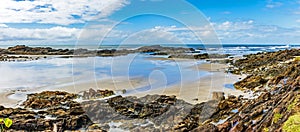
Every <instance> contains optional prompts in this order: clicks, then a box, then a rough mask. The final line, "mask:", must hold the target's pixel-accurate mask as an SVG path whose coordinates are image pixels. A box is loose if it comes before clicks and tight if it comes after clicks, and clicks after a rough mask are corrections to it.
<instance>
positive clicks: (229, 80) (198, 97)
mask: <svg viewBox="0 0 300 132" xmlns="http://www.w3.org/2000/svg"><path fill="white" fill-rule="evenodd" d="M226 67H227V66H226V65H224V64H212V63H203V64H199V65H197V66H194V67H189V68H192V69H193V70H202V71H209V72H210V74H208V75H206V76H204V77H201V78H200V80H198V81H191V82H185V83H180V84H176V85H170V86H166V87H162V88H155V89H151V90H148V91H143V92H140V91H134V89H135V88H137V87H142V86H147V85H148V84H149V82H148V80H146V79H144V78H139V77H136V78H133V79H128V78H122V77H119V78H109V79H103V80H98V81H91V82H83V83H76V82H75V83H69V85H66V86H48V87H43V88H38V89H31V90H27V91H26V94H27V93H35V92H41V91H45V90H50V91H56V90H59V91H66V92H70V93H79V92H81V91H85V90H88V89H90V88H94V89H109V90H114V91H121V90H124V89H125V90H127V91H129V90H133V91H134V92H131V93H128V94H125V95H127V96H138V97H142V96H145V95H148V94H149V95H153V94H164V95H175V96H177V97H178V98H179V99H183V100H185V101H187V102H189V103H192V104H196V103H199V102H203V101H207V100H209V99H210V98H211V94H212V92H214V91H221V92H224V93H225V94H226V95H231V94H232V95H242V94H244V93H243V92H241V91H238V90H235V89H233V88H225V85H232V84H233V83H235V82H236V81H238V80H239V79H241V78H243V76H238V75H232V74H227V73H225V72H224V69H225V68H226ZM69 81H70V80H69ZM15 93H16V91H7V92H2V93H0V97H1V99H0V104H2V105H4V106H11V107H14V106H16V105H17V104H18V103H19V102H21V100H20V99H19V98H17V99H16V98H13V97H10V96H11V95H13V94H15ZM26 94H24V95H23V96H26ZM23 99H24V97H23Z"/></svg>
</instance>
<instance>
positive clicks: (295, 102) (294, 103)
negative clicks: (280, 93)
mask: <svg viewBox="0 0 300 132" xmlns="http://www.w3.org/2000/svg"><path fill="white" fill-rule="evenodd" d="M298 98H299V96H297V98H296V99H295V100H294V101H293V102H292V103H291V104H290V105H288V108H287V109H288V110H289V111H290V110H292V109H293V108H294V107H295V106H296V104H297V102H298V100H299V99H298Z"/></svg>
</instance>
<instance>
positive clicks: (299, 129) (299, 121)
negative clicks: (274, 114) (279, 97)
mask: <svg viewBox="0 0 300 132" xmlns="http://www.w3.org/2000/svg"><path fill="white" fill-rule="evenodd" d="M282 129H283V131H285V132H300V113H297V114H295V115H293V116H290V117H289V119H288V120H287V121H286V122H285V123H284V124H283V127H282Z"/></svg>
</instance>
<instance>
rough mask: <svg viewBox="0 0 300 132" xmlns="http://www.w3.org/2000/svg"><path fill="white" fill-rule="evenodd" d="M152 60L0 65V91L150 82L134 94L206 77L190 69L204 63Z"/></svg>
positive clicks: (55, 60) (42, 61) (59, 60)
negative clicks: (133, 80)
mask: <svg viewBox="0 0 300 132" xmlns="http://www.w3.org/2000/svg"><path fill="white" fill-rule="evenodd" d="M162 57H164V56H162ZM151 58H152V56H150V55H146V54H130V55H126V56H117V57H84V58H59V57H49V58H46V59H40V60H35V61H26V62H0V74H1V78H0V84H1V87H0V89H1V90H20V89H22V90H24V89H25V90H26V89H35V88H41V87H49V88H51V87H57V86H63V85H72V83H74V82H75V83H83V82H90V81H94V80H101V79H107V78H119V77H123V78H124V77H126V78H128V79H131V78H136V77H141V78H144V79H146V80H147V81H149V85H147V86H143V87H138V88H136V90H141V91H145V90H149V89H155V88H160V87H164V86H169V85H174V84H179V83H185V82H188V81H195V80H198V79H199V78H200V77H202V76H205V75H206V74H209V73H208V72H207V71H197V70H194V69H192V68H190V67H191V66H194V65H197V64H199V63H202V62H203V61H194V60H188V61H173V60H167V59H153V58H152V59H151ZM73 81H74V82H73ZM129 92H130V91H129Z"/></svg>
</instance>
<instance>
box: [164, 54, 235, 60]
mask: <svg viewBox="0 0 300 132" xmlns="http://www.w3.org/2000/svg"><path fill="white" fill-rule="evenodd" d="M228 56H230V55H229V54H207V53H204V54H174V55H170V56H169V58H181V59H201V60H203V59H216V58H227V57H228Z"/></svg>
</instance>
